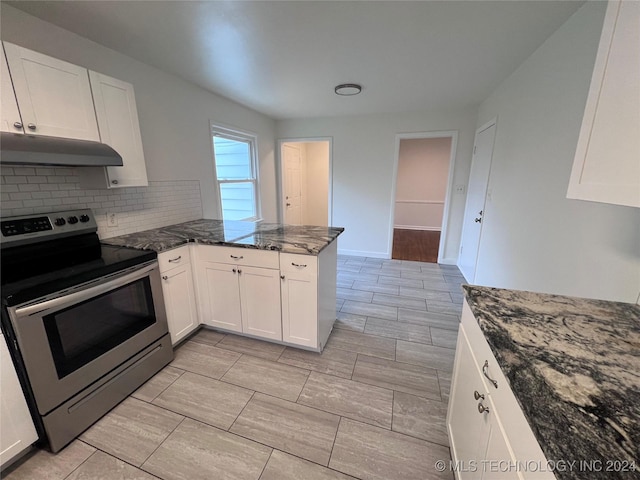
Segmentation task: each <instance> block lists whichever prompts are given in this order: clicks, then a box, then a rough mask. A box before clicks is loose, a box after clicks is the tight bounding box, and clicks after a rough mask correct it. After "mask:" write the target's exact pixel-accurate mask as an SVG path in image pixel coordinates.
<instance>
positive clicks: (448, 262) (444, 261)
mask: <svg viewBox="0 0 640 480" xmlns="http://www.w3.org/2000/svg"><path fill="white" fill-rule="evenodd" d="M438 263H441V264H442V265H455V266H456V267H457V266H458V259H457V258H442V259H440V260H439V261H438Z"/></svg>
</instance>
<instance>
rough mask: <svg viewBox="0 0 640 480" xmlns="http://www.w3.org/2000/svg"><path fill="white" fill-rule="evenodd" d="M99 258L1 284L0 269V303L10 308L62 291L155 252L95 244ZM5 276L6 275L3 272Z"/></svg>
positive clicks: (153, 255) (152, 257)
mask: <svg viewBox="0 0 640 480" xmlns="http://www.w3.org/2000/svg"><path fill="white" fill-rule="evenodd" d="M99 249H100V257H99V258H96V259H93V260H89V261H84V262H81V263H77V264H75V265H72V266H69V267H64V268H59V269H56V270H51V271H47V272H43V273H39V274H37V275H33V276H26V278H21V279H14V280H13V281H11V280H10V281H8V282H7V283H5V277H6V276H7V275H5V267H4V263H5V262H3V267H2V303H3V305H5V306H8V307H11V306H14V305H19V304H21V303H24V302H28V301H30V300H34V299H36V298H40V297H43V296H45V295H50V294H52V293H54V292H58V291H61V290H66V289H68V288H71V287H74V286H76V285H80V284H82V283H85V282H89V281H91V280H95V279H97V278H100V277H103V276H105V275H109V274H112V273H116V272H118V271H121V270H125V269H127V268H129V267H133V266H135V265H139V264H142V263H146V262H149V261H153V260H155V259H156V258H157V256H158V255H157V253H156V252H153V251H149V250H135V249H133V248H127V247H114V246H111V245H99ZM7 273H9V272H7Z"/></svg>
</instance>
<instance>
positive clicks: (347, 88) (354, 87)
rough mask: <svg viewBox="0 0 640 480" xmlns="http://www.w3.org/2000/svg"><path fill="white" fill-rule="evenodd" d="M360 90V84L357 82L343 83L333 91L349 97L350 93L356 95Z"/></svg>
mask: <svg viewBox="0 0 640 480" xmlns="http://www.w3.org/2000/svg"><path fill="white" fill-rule="evenodd" d="M361 91H362V86H361V85H358V84H357V83H343V84H342V85H338V86H337V87H336V88H335V92H336V93H337V94H338V95H342V96H345V97H349V96H351V95H358V94H359V93H360V92H361Z"/></svg>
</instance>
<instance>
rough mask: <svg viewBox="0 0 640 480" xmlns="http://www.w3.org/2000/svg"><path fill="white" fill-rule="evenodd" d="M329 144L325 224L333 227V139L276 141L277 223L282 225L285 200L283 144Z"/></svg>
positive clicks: (300, 138)
mask: <svg viewBox="0 0 640 480" xmlns="http://www.w3.org/2000/svg"><path fill="white" fill-rule="evenodd" d="M310 142H329V178H328V179H327V186H328V188H327V190H328V191H327V196H328V197H327V208H328V210H329V211H328V212H327V223H328V224H329V225H328V226H331V225H333V137H296V138H280V139H278V141H277V145H278V148H277V152H276V183H277V185H276V190H277V195H278V199H279V201H278V222H280V223H284V210H285V208H286V207H285V204H286V202H287V201H286V199H285V198H284V169H283V165H282V146H283V144H285V143H310Z"/></svg>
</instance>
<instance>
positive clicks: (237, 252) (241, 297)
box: [102, 219, 344, 351]
mask: <svg viewBox="0 0 640 480" xmlns="http://www.w3.org/2000/svg"><path fill="white" fill-rule="evenodd" d="M343 231H344V229H343V228H338V227H321V226H311V225H283V224H273V223H264V222H245V221H222V220H206V219H203V220H194V221H190V222H185V223H181V224H177V225H170V226H167V227H161V228H155V229H152V230H145V231H142V232H137V233H132V234H128V235H122V236H119V237H113V238H106V239H102V242H103V243H105V244H109V245H120V246H126V247H130V248H137V249H143V250H155V251H156V252H158V262H159V264H160V274H161V276H162V280H163V294H164V297H165V304H166V307H167V317H168V318H167V320H168V323H169V330H170V333H171V338H172V343H173V344H174V345H175V344H176V343H177V342H179V341H181V340H182V339H184V338H185V337H186V336H187V335H188V334H190V333H191V332H193V331H194V330H195V329H196V328H197V327H198V326H199V325H200V324H204V325H208V326H211V327H214V328H216V329H219V330H222V331H228V332H234V333H238V334H242V335H246V336H250V337H255V338H260V339H263V340H271V341H274V342H278V343H283V344H287V345H292V346H296V347H299V348H305V349H308V350H314V351H322V349H323V347H324V345H325V344H326V341H327V338H328V337H329V334H330V333H331V329H332V328H333V322H334V321H335V317H336V313H335V312H336V311H335V305H336V268H337V241H336V239H337V238H338V236H339V235H340V234H341V233H342V232H343Z"/></svg>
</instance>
